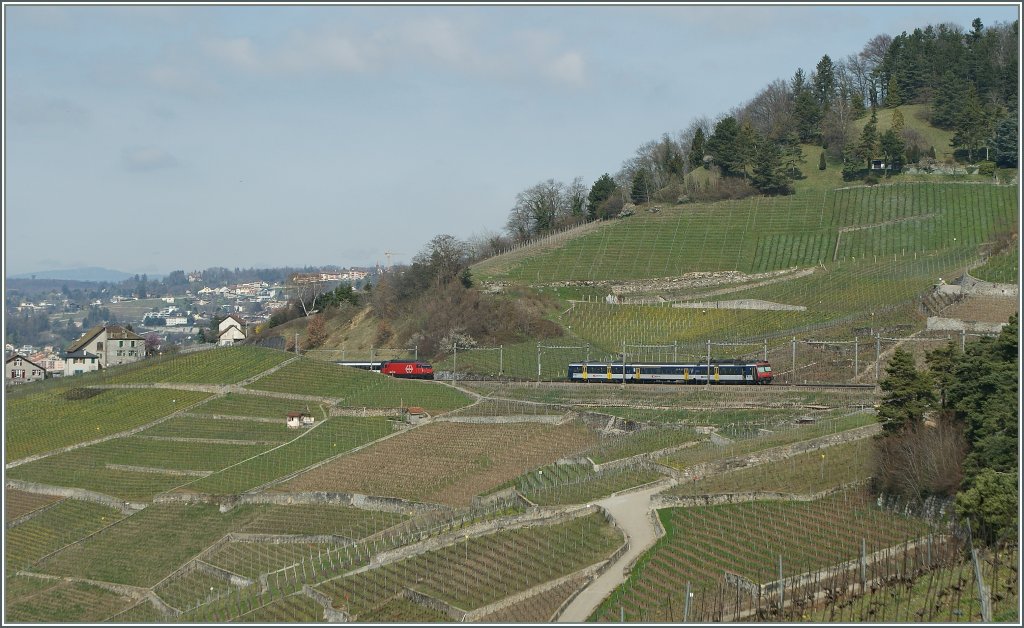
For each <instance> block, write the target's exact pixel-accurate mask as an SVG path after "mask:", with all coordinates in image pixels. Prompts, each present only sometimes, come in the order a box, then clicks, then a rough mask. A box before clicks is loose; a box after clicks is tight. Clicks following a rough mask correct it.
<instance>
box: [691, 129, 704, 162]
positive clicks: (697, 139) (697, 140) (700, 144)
mask: <svg viewBox="0 0 1024 628" xmlns="http://www.w3.org/2000/svg"><path fill="white" fill-rule="evenodd" d="M689 163H690V167H691V168H698V167H700V166H701V165H703V164H704V129H702V128H700V127H698V128H697V132H696V133H694V134H693V142H691V143H690V155H689Z"/></svg>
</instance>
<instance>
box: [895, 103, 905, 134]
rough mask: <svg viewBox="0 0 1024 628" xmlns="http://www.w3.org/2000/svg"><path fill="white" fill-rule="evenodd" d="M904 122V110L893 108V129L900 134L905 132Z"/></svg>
mask: <svg viewBox="0 0 1024 628" xmlns="http://www.w3.org/2000/svg"><path fill="white" fill-rule="evenodd" d="M903 123H904V121H903V112H902V111H900V110H899V109H895V110H893V112H892V130H893V131H895V132H896V134H897V135H900V134H901V133H903Z"/></svg>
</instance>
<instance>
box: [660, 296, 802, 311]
mask: <svg viewBox="0 0 1024 628" xmlns="http://www.w3.org/2000/svg"><path fill="white" fill-rule="evenodd" d="M672 307H679V308H690V309H697V310H776V311H789V312H803V311H805V310H806V309H807V306H805V305H788V304H786V303H774V302H772V301H761V300H760V299H734V300H731V301H699V302H691V303H673V304H672Z"/></svg>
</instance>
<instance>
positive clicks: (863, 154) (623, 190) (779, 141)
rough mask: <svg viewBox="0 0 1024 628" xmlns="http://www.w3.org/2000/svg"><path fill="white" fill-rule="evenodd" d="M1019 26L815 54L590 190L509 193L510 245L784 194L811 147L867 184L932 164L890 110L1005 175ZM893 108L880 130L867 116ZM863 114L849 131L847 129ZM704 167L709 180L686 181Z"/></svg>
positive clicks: (947, 29) (821, 162) (953, 29)
mask: <svg viewBox="0 0 1024 628" xmlns="http://www.w3.org/2000/svg"><path fill="white" fill-rule="evenodd" d="M1018 42H1019V34H1018V22H1017V21H1014V22H1013V23H1011V24H996V25H994V26H990V27H987V28H986V27H985V26H984V25H983V24H982V22H981V20H980V19H975V20H974V21H973V22H972V24H971V29H970V30H967V31H965V30H964V29H963V28H962V27H960V26H959V25H956V24H939V25H929V26H927V27H925V28H923V29H922V28H918V29H915V30H914V31H913V32H911V33H909V34H908V33H907V32H903V33H901V34H900V35H898V36H896V37H892V36H890V35H886V34H881V35H878V36H876V37H873V38H872V39H871V40H869V41H868V42H867V43H866V44H865V45H864V47H863V48H862V49H861V51H860V52H859V53H856V54H851V55H848V56H847V57H846V58H845V59H840V60H833V59H832V58H831V57H830V56H829V55H827V54H826V55H823V56H822V57H821V59H820V60H819V61H818V63H817V64H816V66H815V67H814V68H813V69H812V70H810V71H809V72H805V71H804V69H803V68H798V69H797V70H796V72H795V73H794V74H793V76H792V77H791V78H790V79H789V80H783V79H778V80H775V81H773V82H771V83H769V84H768V85H767V86H765V87H764V88H763V89H761V91H759V92H758V93H757V94H756V95H755V96H754V97H753V98H752V99H750V100H749V101H748V102H746V103H744V104H742V105H740V106H737V107H735V108H733V109H732V110H731V111H729V112H728V113H726V114H724V115H721V116H719V117H718V118H717V119H712V118H709V117H707V116H701V117H699V118H697V119H695V120H693V121H692V122H691V123H690V124H689V126H687V127H686V128H685V129H684V130H682V131H680V132H677V133H675V134H671V135H670V134H669V133H665V134H663V135H662V137H661V138H659V139H657V140H653V141H650V142H647V143H645V144H643V145H642V146H640V147H639V148H638V149H637V150H636V153H635V154H634V155H633V156H632V157H631V158H629V159H627V160H626V161H625V162H624V163H623V164H622V166H621V168H620V169H619V171H618V172H617V173H616V174H615V175H611V174H609V173H605V174H603V175H601V177H599V178H598V179H597V180H596V181H594V182H593V184H591V186H590V187H589V190H588V189H587V187H586V186H585V184H584V183H583V181H582V180H581V178H579V177H577V178H575V179H573V181H572V182H571V183H568V184H566V183H562V182H559V181H556V180H554V179H548V180H546V181H543V182H541V183H538V184H536V185H534V186H531V187H530V188H528V189H526V190H524V191H523V192H520V193H519V194H518V195H517V196H516V199H515V204H514V205H513V207H512V209H511V210H510V212H509V217H508V220H507V222H506V225H505V232H506V237H507V238H508V239H509V240H511V241H512V242H522V241H526V240H528V239H530V238H532V237H536V236H538V235H544V234H546V233H549V232H551V231H553V230H556V229H559V228H561V227H564V226H566V225H569V224H572V223H573V222H576V221H581V220H595V219H605V218H610V217H613V216H616V215H618V214H619V213H620V212H621V211H622V210H623V208H624V206H625V205H626V204H627V203H634V204H641V203H648V202H664V203H681V202H687V201H697V200H705V201H707V200H718V199H721V198H738V197H741V196H746V195H751V194H767V195H776V194H789V193H792V192H793V183H794V181H796V180H798V179H800V178H801V177H802V174H801V168H800V166H801V165H803V164H805V163H806V161H807V156H805V155H804V154H803V149H802V146H801V145H803V146H806V145H807V144H812V145H817V146H820V147H821V151H820V152H819V153H818V155H817V167H818V168H819V169H822V170H824V169H826V168H827V167H828V162H829V161H832V162H838V163H842V167H843V176H844V178H845V179H847V180H852V179H859V178H863V177H865V176H868V175H869V173H870V164H871V161H872V160H874V159H881V160H884V161H885V162H886V163H887V164H888V165H890V166H891V167H892V168H893V169H895V170H898V169H899V168H900V167H901V166H902V165H903V164H907V163H917V162H919V161H921V160H925V159H935V157H936V152H935V147H934V146H929V145H928V144H927V142H926V140H925V138H924V137H923V136H922V135H921V134H920V133H919V132H917V131H915V130H914V129H911V128H907V127H906V125H905V120H904V118H903V114H902V112H901V111H900V110H899V109H898V107H900V106H902V105H909V104H923V103H928V104H931V108H930V113H929V119H928V122H929V123H930V124H932V125H933V126H936V127H938V128H941V129H945V130H950V131H953V140H952V142H951V146H950V147H949V148H952V149H954V156H955V157H956V158H958V159H962V160H964V161H970V162H974V161H975V160H976V159H977V158H978V157H984V158H985V159H986V160H989V161H991V162H992V166H990V168H989V170H991V167H994V166H999V167H1006V168H1010V167H1016V166H1017V147H1018V144H1019V137H1018V128H1017V107H1018V103H1017V92H1018V79H1017V75H1018V56H1017V51H1018ZM881 108H888V109H893V110H894V112H893V116H892V118H893V122H892V124H891V125H890V127H889V128H886V129H879V128H878V125H877V115H876V114H877V111H878V110H879V109H881ZM869 115H870V120H869V121H868V122H867V123H866V124H865V125H864V128H863V131H862V132H861V133H860V134H857V133H856V132H855V130H854V129H855V127H854V122H855V121H857V120H861V119H863V118H864V117H865V116H869ZM701 168H703V169H706V170H708V171H709V174H711V175H713V176H710V177H704V178H703V179H705V180H704V181H701V180H700V178H696V177H690V176H688V175H689V174H690V173H692V172H693V171H694V170H697V169H701Z"/></svg>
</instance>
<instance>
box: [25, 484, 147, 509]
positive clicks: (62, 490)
mask: <svg viewBox="0 0 1024 628" xmlns="http://www.w3.org/2000/svg"><path fill="white" fill-rule="evenodd" d="M6 486H7V488H13V489H16V490H19V491H25V492H27V493H38V494H40V495H58V496H60V497H69V498H71V499H77V500H81V501H85V502H95V503H97V504H103V505H104V506H110V507H111V508H115V509H117V510H120V511H121V512H122V513H124V514H126V515H130V514H132V513H134V512H138V511H140V510H142V509H143V508H145V507H146V504H139V503H133V502H127V501H124V500H122V499H118V498H116V497H112V496H110V495H104V494H103V493H97V492H95V491H87V490H85V489H82V488H70V487H66V486H50V485H49V484H39V483H36V482H26V481H25V480H12V479H9V480H7V482H6Z"/></svg>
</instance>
